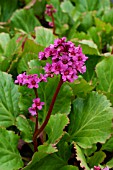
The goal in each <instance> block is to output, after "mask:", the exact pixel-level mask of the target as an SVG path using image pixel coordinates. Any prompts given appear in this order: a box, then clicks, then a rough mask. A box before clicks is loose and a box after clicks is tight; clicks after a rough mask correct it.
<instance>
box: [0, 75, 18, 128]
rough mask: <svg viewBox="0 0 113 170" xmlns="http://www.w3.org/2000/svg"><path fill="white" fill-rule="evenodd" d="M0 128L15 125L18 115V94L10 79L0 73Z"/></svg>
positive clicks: (8, 76)
mask: <svg viewBox="0 0 113 170" xmlns="http://www.w3.org/2000/svg"><path fill="white" fill-rule="evenodd" d="M0 80H1V81H0V126H5V127H8V126H11V125H15V119H16V117H17V116H18V114H19V107H18V99H19V92H18V88H17V86H16V85H15V84H14V83H13V81H12V78H11V76H10V75H8V74H7V73H3V72H0Z"/></svg>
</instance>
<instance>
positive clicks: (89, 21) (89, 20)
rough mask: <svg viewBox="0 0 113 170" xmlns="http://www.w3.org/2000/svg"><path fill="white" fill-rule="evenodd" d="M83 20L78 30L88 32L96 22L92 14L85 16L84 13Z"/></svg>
mask: <svg viewBox="0 0 113 170" xmlns="http://www.w3.org/2000/svg"><path fill="white" fill-rule="evenodd" d="M81 18H82V21H81V24H80V25H79V27H78V30H79V31H84V32H86V31H87V30H88V29H89V28H90V27H91V26H93V22H94V21H93V14H92V12H87V13H86V14H85V15H84V13H83V14H82V16H81Z"/></svg>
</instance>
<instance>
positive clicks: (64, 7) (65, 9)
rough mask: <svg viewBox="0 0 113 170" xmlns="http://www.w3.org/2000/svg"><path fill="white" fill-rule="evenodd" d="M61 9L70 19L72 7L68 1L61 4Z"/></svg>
mask: <svg viewBox="0 0 113 170" xmlns="http://www.w3.org/2000/svg"><path fill="white" fill-rule="evenodd" d="M61 9H62V11H63V12H65V13H68V15H69V16H70V17H71V13H72V11H73V10H74V6H73V5H72V3H71V2H70V1H69V0H65V1H64V2H61Z"/></svg>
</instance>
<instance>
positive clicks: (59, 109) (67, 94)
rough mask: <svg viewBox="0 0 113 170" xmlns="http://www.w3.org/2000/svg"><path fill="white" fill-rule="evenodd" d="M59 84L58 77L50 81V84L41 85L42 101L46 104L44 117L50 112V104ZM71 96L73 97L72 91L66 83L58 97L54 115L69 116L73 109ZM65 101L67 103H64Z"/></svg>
mask: <svg viewBox="0 0 113 170" xmlns="http://www.w3.org/2000/svg"><path fill="white" fill-rule="evenodd" d="M58 82H59V78H58V77H54V78H52V79H50V78H49V79H48V82H47V83H45V84H41V83H40V87H39V95H40V96H42V97H43V98H42V101H44V102H45V107H44V117H45V115H46V114H47V112H48V109H49V106H50V103H51V101H52V97H53V95H54V93H55V90H56V88H57V85H58ZM71 96H72V90H71V88H70V87H69V85H66V84H65V83H64V84H63V85H62V87H61V89H60V92H59V94H58V96H57V99H56V101H55V105H54V108H53V111H52V114H56V113H65V114H69V113H70V109H71ZM64 101H65V102H64Z"/></svg>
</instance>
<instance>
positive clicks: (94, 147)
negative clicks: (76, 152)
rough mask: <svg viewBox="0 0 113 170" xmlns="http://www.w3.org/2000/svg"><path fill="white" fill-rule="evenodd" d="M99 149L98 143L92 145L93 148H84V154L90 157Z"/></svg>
mask: <svg viewBox="0 0 113 170" xmlns="http://www.w3.org/2000/svg"><path fill="white" fill-rule="evenodd" d="M96 150H97V146H96V144H94V145H92V148H87V149H83V151H84V154H85V155H86V156H87V157H89V156H91V155H92V154H93V153H94V152H95V151H96Z"/></svg>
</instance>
